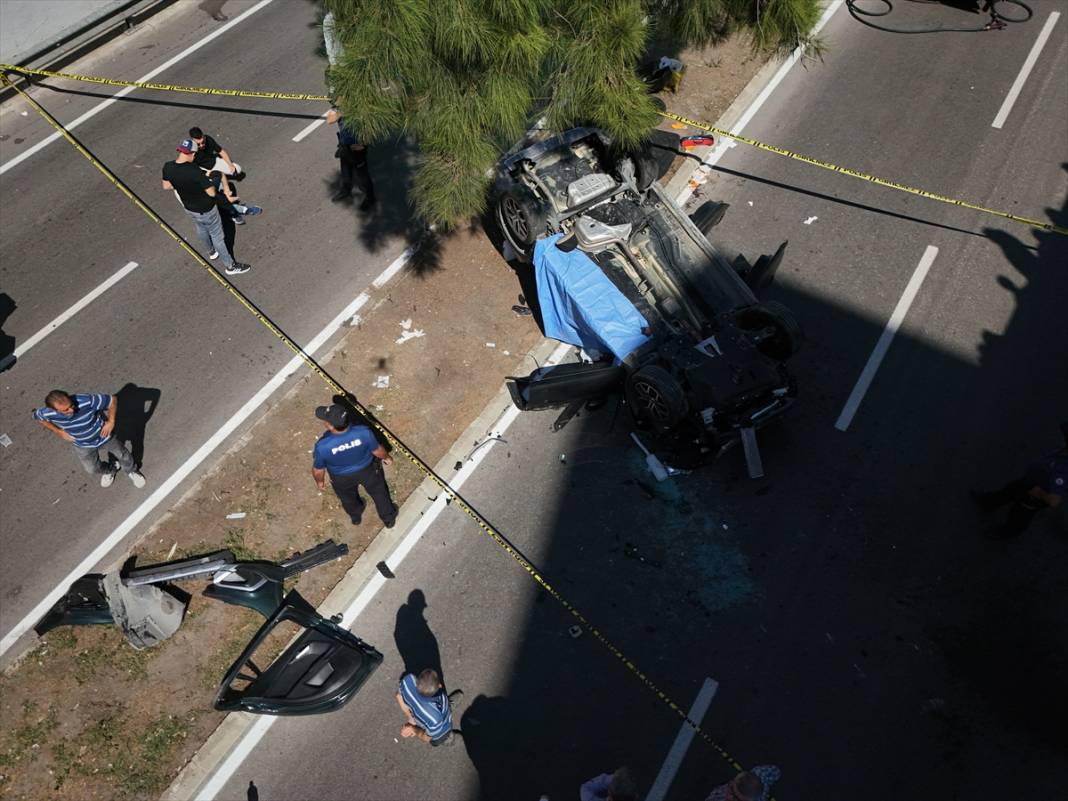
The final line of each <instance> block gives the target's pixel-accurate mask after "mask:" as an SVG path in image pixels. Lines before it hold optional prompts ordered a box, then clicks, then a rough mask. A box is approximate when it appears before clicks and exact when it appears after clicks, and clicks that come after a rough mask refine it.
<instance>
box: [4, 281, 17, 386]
mask: <svg viewBox="0 0 1068 801" xmlns="http://www.w3.org/2000/svg"><path fill="white" fill-rule="evenodd" d="M17 308H18V304H17V303H15V299H14V298H12V297H11V296H10V295H9V294H7V293H6V292H0V373H2V372H4V370H7V369H9V368H11V367H12V366H13V365H14V364H15V337H13V336H11V334H7V333H5V332H4V323H6V322H7V318H8V317H10V316H11V315H12V313H13V312H14V311H15V309H17Z"/></svg>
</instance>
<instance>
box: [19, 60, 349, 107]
mask: <svg viewBox="0 0 1068 801" xmlns="http://www.w3.org/2000/svg"><path fill="white" fill-rule="evenodd" d="M0 70H5V71H8V72H19V73H23V74H25V75H41V76H44V77H45V78H65V79H66V80H68V81H84V82H85V83H96V84H101V85H103V86H132V87H134V88H136V89H156V90H159V91H161V92H187V93H189V94H194V95H221V96H224V97H258V98H263V99H264V100H330V97H328V96H327V95H306V94H301V93H299V92H255V91H249V90H245V89H212V88H211V87H202V86H180V85H178V84H172V83H142V82H139V81H119V80H115V79H114V78H101V77H99V76H96V75H75V74H74V73H71V72H52V71H51V70H35V69H30V68H29V67H19V66H16V65H14V64H0Z"/></svg>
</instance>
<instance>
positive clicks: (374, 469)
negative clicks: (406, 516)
mask: <svg viewBox="0 0 1068 801" xmlns="http://www.w3.org/2000/svg"><path fill="white" fill-rule="evenodd" d="M330 486H332V487H333V488H334V493H335V494H336V495H337V499H338V500H339V501H341V506H342V508H343V509H344V510H345V511H346V512H348V515H349V517H350V518H351V519H352V522H353V523H359V522H360V520H361V519H362V518H363V509H364V506H365V504H364V502H363V498H361V497H360V487H361V486H362V487H363V488H364V489H365V490H367V494H368V495H370V496H371V500H372V501H374V504H375V511H376V512H378V516H379V518H381V520H382V522H383V523H384V524H385V525H387V526H390V525H393V522H394V521H395V520H396V519H397V507H396V506H394V505H393V499H392V498H390V497H389V487H388V486H386V477H385V476H384V475H383V474H382V463H381V462H380V461H378V459H375V460H374V461H373V462H371V464H369V465H367V467H365V468H363V469H362V470H357V471H356V472H355V473H347V474H344V475H337V476H335V475H334V474H333V473H331V474H330Z"/></svg>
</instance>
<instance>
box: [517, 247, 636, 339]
mask: <svg viewBox="0 0 1068 801" xmlns="http://www.w3.org/2000/svg"><path fill="white" fill-rule="evenodd" d="M561 236H562V234H554V235H553V236H550V237H545V238H544V239H539V240H538V241H537V243H536V244H535V245H534V272H535V276H536V278H537V281H538V301H539V302H540V304H541V317H542V322H543V324H544V325H545V336H547V337H552V338H553V339H558V340H560V341H561V342H567V343H568V344H570V345H577V346H579V347H581V348H584V349H585V350H587V351H588V350H598V351H601V352H602V353H611V354H613V355H614V356H615V357H616V358H617V359H619V360H622V359H624V358H625V357H626V356H627V354H629V353H630V352H631V351H633V350H634V349H635V348H638V347H639V346H641V345H642V344H644V343H645V342H646V341H647V340H648V339H649V337H648V336H646V335H645V334H643V333H642V329H643V328H645V327H646V326H647V325H648V323H647V322H646V321H645V318H644V317H642V316H641V314H639V313H638V310H637V309H635V308H634V305H633V304H632V303H631V302H630V301H629V300H627V298H626V297H625V296H624V295H623V293H622V292H620V291H619V290H618V289H616V286H615V284H613V283H612V281H611V280H610V279H609V278H608V276H606V275H605V274H604V273H603V272H601V268H600V267H598V266H597V265H596V264H595V263H594V262H593V260H592V259H591V258H590V257H589V256H587V255H586V254H585V253H583V252H582V251H581V250H578V249H577V248H576V249H575V250H572V251H570V252H569V253H565V252H563V251H562V250H559V249H558V248H557V247H556V242H557V240H558V239H560V237H561Z"/></svg>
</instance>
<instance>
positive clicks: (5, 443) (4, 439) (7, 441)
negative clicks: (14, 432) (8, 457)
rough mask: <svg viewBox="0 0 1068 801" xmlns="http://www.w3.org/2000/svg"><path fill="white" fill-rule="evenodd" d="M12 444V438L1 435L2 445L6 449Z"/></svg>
mask: <svg viewBox="0 0 1068 801" xmlns="http://www.w3.org/2000/svg"><path fill="white" fill-rule="evenodd" d="M10 444H11V437H9V436H8V435H7V434H0V445H3V446H4V447H5V448H6V447H7V446H8V445H10Z"/></svg>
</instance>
